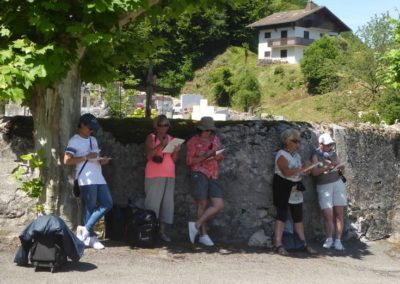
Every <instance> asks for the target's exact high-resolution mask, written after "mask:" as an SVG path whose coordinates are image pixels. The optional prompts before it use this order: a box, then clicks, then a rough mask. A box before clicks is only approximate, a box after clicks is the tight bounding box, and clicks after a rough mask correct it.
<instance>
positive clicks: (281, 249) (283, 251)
mask: <svg viewBox="0 0 400 284" xmlns="http://www.w3.org/2000/svg"><path fill="white" fill-rule="evenodd" d="M276 252H277V253H278V254H280V255H283V256H288V255H289V252H288V251H287V250H286V249H285V248H284V247H283V245H280V246H278V247H276Z"/></svg>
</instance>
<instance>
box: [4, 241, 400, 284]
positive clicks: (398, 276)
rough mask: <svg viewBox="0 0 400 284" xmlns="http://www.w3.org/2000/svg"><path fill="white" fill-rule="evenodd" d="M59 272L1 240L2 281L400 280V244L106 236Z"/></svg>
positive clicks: (206, 281)
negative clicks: (282, 248)
mask: <svg viewBox="0 0 400 284" xmlns="http://www.w3.org/2000/svg"><path fill="white" fill-rule="evenodd" d="M104 244H105V245H106V249H104V250H102V251H95V250H93V249H87V250H85V254H84V256H83V257H82V258H81V261H80V262H78V263H73V262H70V261H69V262H68V263H67V264H66V266H64V267H63V268H61V269H60V270H59V271H58V272H56V273H53V274H52V273H50V272H49V271H48V270H40V271H38V272H34V270H33V268H32V267H19V266H16V265H15V264H14V263H13V262H12V261H13V258H14V255H15V252H16V250H17V248H16V247H15V246H8V245H4V244H1V243H0V268H1V269H0V283H7V284H8V283H24V284H25V283H30V284H31V283H32V284H33V283H79V284H83V283H207V284H208V283H213V284H214V283H296V284H298V283H319V284H320V283H335V284H338V283H400V249H399V247H396V246H394V245H393V244H391V243H389V242H387V241H376V242H368V243H362V242H352V243H346V247H347V249H346V251H345V252H336V251H334V250H325V249H322V248H319V247H320V246H321V244H312V246H313V247H314V248H316V249H317V250H318V252H319V254H318V255H316V256H309V255H307V254H305V253H303V252H294V253H292V254H291V255H290V256H289V257H284V256H280V255H277V254H275V253H274V252H273V251H271V250H266V249H260V248H257V249H253V248H249V247H245V246H243V247H240V246H233V245H223V244H217V245H216V247H215V248H212V249H207V248H204V247H202V246H200V245H191V244H188V243H187V242H177V243H173V244H171V245H168V246H162V245H159V246H157V247H156V248H153V249H143V248H131V247H129V246H126V245H124V244H120V243H116V242H111V241H105V242H104Z"/></svg>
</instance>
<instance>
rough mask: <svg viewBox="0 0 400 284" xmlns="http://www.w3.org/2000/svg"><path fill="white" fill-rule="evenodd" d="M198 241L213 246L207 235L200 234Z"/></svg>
mask: <svg viewBox="0 0 400 284" xmlns="http://www.w3.org/2000/svg"><path fill="white" fill-rule="evenodd" d="M199 243H201V244H203V245H205V246H208V247H212V246H214V242H213V241H212V240H211V239H210V236H209V235H203V236H200V238H199Z"/></svg>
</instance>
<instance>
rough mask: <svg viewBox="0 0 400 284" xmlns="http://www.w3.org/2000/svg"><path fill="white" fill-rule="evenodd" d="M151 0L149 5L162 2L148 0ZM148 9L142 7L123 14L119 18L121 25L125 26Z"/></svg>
mask: <svg viewBox="0 0 400 284" xmlns="http://www.w3.org/2000/svg"><path fill="white" fill-rule="evenodd" d="M148 1H149V7H151V6H154V5H156V4H157V3H159V2H160V0H148ZM145 11H146V10H145V9H144V8H141V9H139V10H137V11H130V12H127V13H125V14H123V15H122V16H121V17H120V19H119V27H120V28H121V27H123V26H124V25H126V24H127V23H129V22H130V21H132V20H133V19H135V18H137V17H138V16H139V15H140V14H142V13H143V12H145Z"/></svg>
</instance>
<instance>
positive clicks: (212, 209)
mask: <svg viewBox="0 0 400 284" xmlns="http://www.w3.org/2000/svg"><path fill="white" fill-rule="evenodd" d="M196 130H197V135H195V136H193V137H192V138H191V139H190V140H189V141H188V143H187V156H186V163H187V165H188V166H190V168H191V182H192V187H191V188H192V190H193V196H194V198H195V199H196V201H197V220H196V221H195V222H189V224H188V227H189V238H190V241H191V242H192V243H194V242H195V238H196V236H197V235H199V242H200V243H201V244H203V245H205V246H213V245H214V242H213V241H212V240H211V238H210V236H209V235H208V234H207V222H208V221H210V220H211V219H212V218H214V217H215V216H216V215H217V214H218V213H219V212H220V211H221V210H222V209H223V208H224V201H223V190H222V187H221V184H220V182H219V180H218V163H219V162H220V161H222V160H223V158H224V156H223V155H222V154H221V153H220V151H218V150H221V143H220V140H219V138H218V137H217V136H216V135H215V130H216V127H215V124H214V120H213V118H212V117H208V116H205V117H202V118H201V120H200V121H199V122H198V123H197V126H196ZM217 151H218V153H217Z"/></svg>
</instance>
